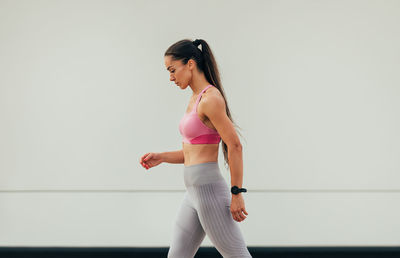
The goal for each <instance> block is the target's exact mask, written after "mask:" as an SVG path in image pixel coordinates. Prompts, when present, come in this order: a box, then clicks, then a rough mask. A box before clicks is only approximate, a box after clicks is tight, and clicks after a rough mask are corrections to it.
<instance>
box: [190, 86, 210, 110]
mask: <svg viewBox="0 0 400 258" xmlns="http://www.w3.org/2000/svg"><path fill="white" fill-rule="evenodd" d="M211 86H212V85H211V84H210V85H208V86H207V87H205V88H204V89H203V90H202V91H201V92H200V94H199V96H197V100H196V105H195V106H194V111H195V112H197V105H198V104H199V102H200V98H201V95H203V92H205V91H206V90H207V89H208V88H210V87H211Z"/></svg>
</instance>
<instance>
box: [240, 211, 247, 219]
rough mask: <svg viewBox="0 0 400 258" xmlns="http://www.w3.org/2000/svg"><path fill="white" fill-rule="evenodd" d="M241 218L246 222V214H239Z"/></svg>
mask: <svg viewBox="0 0 400 258" xmlns="http://www.w3.org/2000/svg"><path fill="white" fill-rule="evenodd" d="M239 216H240V219H241V220H244V219H245V218H246V216H244V214H243V213H241V212H239Z"/></svg>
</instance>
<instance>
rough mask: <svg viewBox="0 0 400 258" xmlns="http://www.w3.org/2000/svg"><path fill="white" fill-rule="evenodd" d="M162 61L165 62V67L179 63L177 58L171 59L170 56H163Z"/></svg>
mask: <svg viewBox="0 0 400 258" xmlns="http://www.w3.org/2000/svg"><path fill="white" fill-rule="evenodd" d="M164 62H165V67H167V69H168V68H169V67H170V66H171V67H175V66H177V65H179V60H172V58H171V56H165V57H164Z"/></svg>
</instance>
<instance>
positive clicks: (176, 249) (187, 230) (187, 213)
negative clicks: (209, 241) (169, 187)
mask: <svg viewBox="0 0 400 258" xmlns="http://www.w3.org/2000/svg"><path fill="white" fill-rule="evenodd" d="M204 237H205V232H204V230H203V228H202V226H201V224H200V221H199V218H198V214H197V211H196V210H195V209H194V207H193V205H192V202H191V200H190V198H189V194H188V192H186V193H185V195H184V199H183V201H182V204H181V206H180V208H179V210H178V213H177V216H176V219H175V224H174V226H173V233H172V241H171V245H170V248H169V250H168V257H169V258H175V257H176V258H193V257H194V255H195V254H196V252H197V250H198V249H199V247H200V244H201V242H202V241H203V239H204Z"/></svg>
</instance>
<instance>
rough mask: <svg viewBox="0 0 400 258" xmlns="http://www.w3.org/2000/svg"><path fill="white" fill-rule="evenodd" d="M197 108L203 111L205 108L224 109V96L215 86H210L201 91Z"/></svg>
mask: <svg viewBox="0 0 400 258" xmlns="http://www.w3.org/2000/svg"><path fill="white" fill-rule="evenodd" d="M198 109H199V110H201V111H205V109H218V110H220V111H224V110H225V100H224V97H223V96H222V94H221V92H220V91H219V90H218V89H217V88H216V87H210V88H208V89H207V90H206V91H205V92H204V93H203V95H202V97H201V101H200V103H199V106H198Z"/></svg>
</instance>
